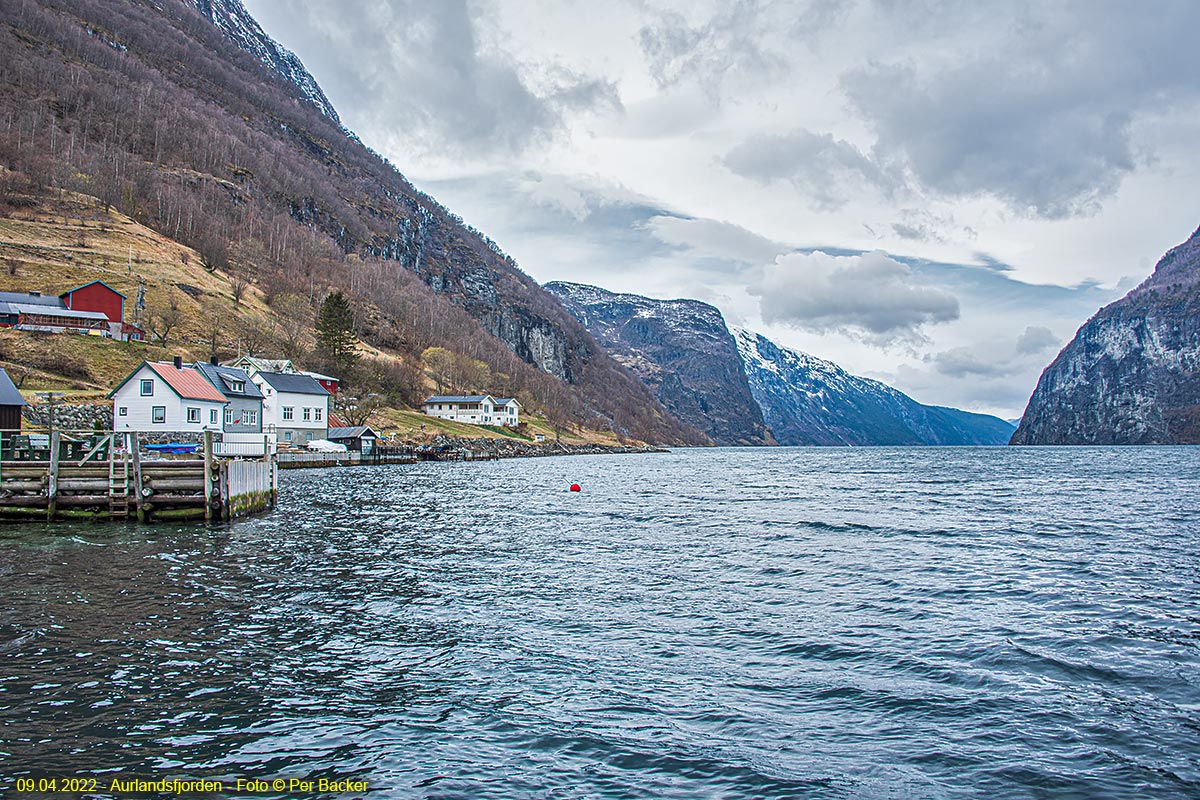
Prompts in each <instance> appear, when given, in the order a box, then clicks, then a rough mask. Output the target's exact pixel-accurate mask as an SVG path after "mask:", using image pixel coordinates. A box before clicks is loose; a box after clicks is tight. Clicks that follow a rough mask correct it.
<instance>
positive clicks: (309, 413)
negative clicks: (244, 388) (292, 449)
mask: <svg viewBox="0 0 1200 800" xmlns="http://www.w3.org/2000/svg"><path fill="white" fill-rule="evenodd" d="M250 380H251V381H253V382H254V385H255V386H257V387H258V388H259V389H260V390H262V393H263V401H262V404H263V405H262V408H263V415H262V425H263V428H262V429H263V430H264V431H273V432H275V433H276V434H278V436H279V441H280V442H281V443H292V444H304V443H306V442H311V441H313V440H314V439H325V438H327V435H328V432H329V392H327V391H326V390H325V387H323V386H321V384H319V383H317V381H316V379H315V378H312V377H310V376H308V375H301V374H289V373H284V372H254V373H251V375H250Z"/></svg>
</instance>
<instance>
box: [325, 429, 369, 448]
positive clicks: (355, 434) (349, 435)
mask: <svg viewBox="0 0 1200 800" xmlns="http://www.w3.org/2000/svg"><path fill="white" fill-rule="evenodd" d="M325 438H327V439H329V441H331V442H337V443H338V444H344V445H346V449H347V450H353V451H355V452H358V453H370V452H372V451H373V450H374V449H375V442H376V441H378V440H379V438H380V436H379V434H378V433H376V432H375V431H374V430H372V429H371V427H370V426H368V425H351V426H349V427H346V428H330V429H329V435H328V436H326V437H325Z"/></svg>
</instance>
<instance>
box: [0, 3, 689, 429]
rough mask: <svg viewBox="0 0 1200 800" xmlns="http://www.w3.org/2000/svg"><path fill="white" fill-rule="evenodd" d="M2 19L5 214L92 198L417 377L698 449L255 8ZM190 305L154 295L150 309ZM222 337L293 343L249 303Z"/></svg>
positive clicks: (224, 342) (158, 7) (6, 12)
mask: <svg viewBox="0 0 1200 800" xmlns="http://www.w3.org/2000/svg"><path fill="white" fill-rule="evenodd" d="M0 22H3V24H0V52H3V53H4V57H3V59H0V71H2V73H3V80H2V81H0V120H3V121H4V122H3V125H0V167H3V170H0V213H3V209H4V208H5V207H6V206H8V207H14V204H16V205H19V204H25V203H30V202H33V203H36V202H41V201H39V200H38V199H37V198H39V197H46V196H49V195H50V194H53V193H54V192H57V191H59V190H68V191H73V192H78V193H80V194H82V195H87V196H94V197H97V198H99V199H100V201H101V203H102V204H103V205H104V206H105V207H112V208H115V209H116V210H118V211H120V212H121V213H123V214H125V215H127V216H128V217H130V218H131V219H133V220H134V221H135V222H137V223H139V224H141V225H145V226H146V227H148V228H150V229H152V230H154V231H156V232H157V233H159V234H162V235H163V236H166V237H168V238H170V239H171V240H173V241H176V242H178V243H180V244H182V245H184V246H185V248H190V250H188V251H187V252H195V253H198V254H199V257H200V259H201V261H202V263H203V265H204V268H205V269H206V270H208V271H210V272H212V273H214V274H215V273H220V274H222V275H224V276H227V277H228V278H229V280H230V282H232V283H241V284H244V283H247V282H248V283H249V284H250V285H252V286H253V287H254V288H256V289H257V290H259V291H261V292H262V295H263V296H264V298H265V299H266V302H267V303H268V304H270V305H271V306H272V307H273V308H275V309H276V310H281V309H283V308H288V309H289V311H288V314H289V315H290V316H293V317H294V316H295V315H296V314H297V313H299V315H300V318H302V319H303V318H306V317H309V315H310V314H311V315H314V316H315V307H316V306H317V305H318V304H319V303H320V301H321V299H322V298H323V297H324V295H325V294H326V293H328V292H329V291H331V290H334V289H340V290H342V291H344V292H345V293H346V294H347V296H348V297H350V298H351V302H352V304H353V306H354V309H355V313H356V323H357V331H356V332H357V333H358V335H359V336H360V338H361V339H362V340H363V341H364V343H365V344H366V345H367V346H368V347H370V348H375V349H378V350H381V351H385V352H387V353H389V354H392V355H395V356H397V357H398V358H400V359H402V360H403V361H404V362H405V364H406V365H408V368H409V371H410V372H411V373H413V374H414V375H416V376H417V377H418V379H419V382H420V381H423V380H424V379H423V378H422V377H420V364H421V354H422V353H423V352H425V351H426V350H427V349H428V348H430V347H441V348H445V349H447V350H450V351H452V352H453V353H454V354H456V355H457V356H459V357H461V358H462V359H465V360H467V361H469V362H472V363H475V362H477V363H481V364H483V365H484V366H486V367H487V369H488V373H487V374H489V375H490V376H491V377H490V379H489V386H488V387H487V388H489V389H490V390H492V391H495V392H502V393H505V394H513V395H516V396H518V397H521V398H522V402H526V403H527V404H528V403H534V404H536V405H537V406H539V407H540V408H542V409H543V410H544V411H545V413H547V414H548V415H551V416H553V417H555V418H556V419H560V420H563V421H568V422H574V423H580V424H587V425H590V426H593V427H596V428H606V429H611V430H613V431H615V432H618V433H620V434H624V435H630V436H633V437H635V438H639V439H643V440H647V441H655V442H664V443H668V442H681V441H692V440H695V439H696V437H697V436H699V434H698V433H697V432H695V431H694V430H691V429H690V428H688V427H687V426H686V425H681V424H680V423H678V422H676V421H675V420H674V419H673V418H672V417H671V416H670V414H669V413H667V411H666V410H665V409H664V408H663V407H662V405H661V404H660V403H658V402H657V401H656V400H655V399H654V397H653V396H652V395H651V393H650V392H649V390H647V389H646V387H645V386H643V385H642V384H641V382H640V381H638V380H637V379H636V378H634V377H633V376H632V375H630V374H629V373H628V372H626V371H625V370H624V368H622V367H621V366H620V365H619V364H618V363H617V362H616V361H615V360H613V359H612V358H611V357H610V356H609V355H608V354H607V353H605V352H604V350H603V349H602V348H600V347H599V346H598V345H597V344H596V342H595V341H594V340H593V339H592V338H591V337H590V336H589V335H588V334H587V332H586V331H585V330H584V329H583V327H582V325H580V324H579V322H578V321H577V320H575V318H574V317H572V316H571V315H570V314H568V313H567V312H566V311H565V310H564V309H563V308H562V306H561V305H560V304H559V303H558V302H557V301H556V300H555V299H554V298H553V297H552V296H550V295H549V294H548V293H546V292H545V291H543V290H542V289H541V287H539V286H538V285H537V283H536V282H534V281H533V280H532V279H530V278H529V277H528V276H526V275H525V274H524V273H523V272H521V270H520V269H519V268H518V266H517V265H516V263H515V262H514V261H513V260H512V259H511V258H510V257H508V256H507V255H506V254H505V253H504V252H503V251H502V250H501V248H500V247H499V246H498V245H497V244H496V243H495V242H493V241H491V240H490V239H488V238H487V237H486V236H484V235H483V234H482V233H480V232H479V231H476V230H475V229H473V228H471V227H470V226H469V225H467V224H466V223H464V222H463V220H462V219H461V218H459V217H457V216H456V215H454V214H453V213H451V212H450V211H449V210H447V209H446V208H444V207H443V206H441V205H440V204H439V203H438V202H437V201H436V200H435V199H433V198H432V197H430V196H428V195H426V194H424V193H423V192H420V191H419V190H417V189H416V188H415V187H414V186H413V185H412V184H411V183H410V182H409V181H408V180H407V179H406V178H405V177H404V176H403V175H401V174H400V172H398V171H397V170H396V168H395V167H394V166H392V165H391V164H390V163H388V162H387V161H386V160H384V159H383V158H381V157H379V156H378V155H377V154H376V153H374V152H372V151H371V150H369V149H368V148H367V147H365V146H364V145H363V144H362V143H361V142H360V141H359V140H358V139H357V138H356V137H354V136H353V135H352V134H350V133H348V132H347V131H345V130H344V129H343V128H342V127H341V125H340V124H339V122H338V117H337V114H336V112H335V111H334V110H333V108H332V106H331V105H330V104H329V102H328V99H327V98H325V95H324V93H323V92H321V91H320V87H319V86H318V85H317V84H316V81H315V80H313V79H312V77H311V76H310V75H309V74H308V73H307V72H306V71H305V70H304V68H303V65H302V64H301V63H300V61H299V59H297V58H295V56H294V55H293V54H291V53H290V52H288V51H287V50H285V49H284V48H282V47H280V46H279V45H278V44H276V43H275V42H273V41H272V40H271V39H270V37H268V36H267V35H266V34H265V33H264V32H263V31H262V29H261V27H259V26H258V24H257V23H256V22H254V20H253V18H252V17H250V15H249V14H248V13H246V11H245V9H244V8H243V7H242V6H241V4H240V2H238V0H207V1H206V0H154V2H148V1H147V0H138V1H137V2H133V0H128V1H127V2H102V0H28V1H27V2H21V3H6V4H3V5H2V6H0ZM28 252H29V253H33V252H35V251H34V250H29V251H28ZM89 269H91V270H92V274H93V275H94V277H96V278H100V279H103V278H104V277H105V275H106V274H108V273H110V272H112V271H113V270H116V269H118V265H114V264H111V263H107V264H106V263H99V262H98V263H94V264H89ZM106 271H107V272H106ZM414 284H423V286H422V287H420V288H422V289H428V290H430V291H418V290H417V287H416V286H415V285H414ZM186 293H187V289H186V288H182V287H170V286H163V287H161V290H160V291H157V293H155V292H150V293H148V298H147V309H146V311H147V315H148V316H150V317H154V316H156V315H166V314H167V313H169V312H170V311H172V310H173V309H174V308H175V307H176V306H179V305H182V304H185V300H184V296H185V295H186ZM297 302H300V303H301V305H302V306H303V308H299V309H298V310H297ZM280 313H282V311H281V312H280ZM213 337H214V341H215V342H216V349H218V350H219V351H220V352H221V353H222V354H230V353H236V352H237V351H238V350H239V349H241V350H242V351H243V352H244V351H246V350H247V349H253V348H255V347H261V348H265V350H264V353H265V354H269V353H267V351H275V350H278V349H279V348H280V347H282V346H284V345H285V344H287V342H279V341H271V340H269V339H264V337H262V336H261V335H259V332H257V331H255V330H253V320H252V319H250V318H249V317H247V316H246V315H245V314H243V313H241V312H240V310H239V309H238V307H237V302H236V298H234V302H233V303H232V305H231V306H230V308H229V310H228V313H227V314H226V317H225V319H224V324H223V325H222V326H221V327H220V330H218V331H216V332H215V333H214V334H213ZM218 340H219V341H218ZM419 388H420V387H419V386H417V385H414V386H413V387H412V391H413V392H416V391H418V389H419ZM474 388H480V389H482V388H484V387H474Z"/></svg>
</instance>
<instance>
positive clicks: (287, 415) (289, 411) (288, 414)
mask: <svg viewBox="0 0 1200 800" xmlns="http://www.w3.org/2000/svg"><path fill="white" fill-rule="evenodd" d="M283 418H284V419H285V420H292V419H295V418H296V409H294V408H292V407H291V406H284V407H283Z"/></svg>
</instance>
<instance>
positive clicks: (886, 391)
mask: <svg viewBox="0 0 1200 800" xmlns="http://www.w3.org/2000/svg"><path fill="white" fill-rule="evenodd" d="M734 336H735V338H736V340H737V346H738V350H739V351H740V353H741V356H742V361H743V363H744V364H745V371H746V377H747V378H748V379H749V382H750V391H751V392H752V393H753V394H754V399H755V400H756V401H758V404H759V406H760V407H761V408H762V413H763V419H764V420H765V421H766V423H767V426H768V427H769V428H770V429H771V433H773V434H774V436H775V438H776V440H778V441H779V443H780V444H783V445H1001V444H1006V443H1007V442H1008V439H1009V437H1010V436H1011V435H1012V431H1013V428H1012V425H1010V424H1009V423H1007V422H1005V421H1004V420H1002V419H998V418H996V417H991V416H987V415H985V414H972V413H970V412H966V411H959V410H958V409H954V408H942V407H939V406H926V405H922V404H920V403H918V402H917V401H916V400H913V399H912V398H911V397H909V396H908V395H906V394H904V393H902V392H899V391H897V390H895V389H893V388H892V387H890V386H886V385H884V384H882V383H880V382H879V381H873V380H869V379H867V378H860V377H857V376H855V375H851V374H850V373H848V372H846V371H845V370H844V369H842V368H841V367H839V366H838V365H837V364H834V363H833V362H831V361H825V360H823V359H820V358H815V357H813V356H810V355H808V354H806V353H799V352H796V351H795V350H790V349H788V348H786V347H781V346H779V345H777V344H775V343H774V342H772V341H771V340H770V339H767V338H766V337H765V336H762V335H760V334H757V333H753V332H751V331H746V330H737V331H734Z"/></svg>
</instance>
